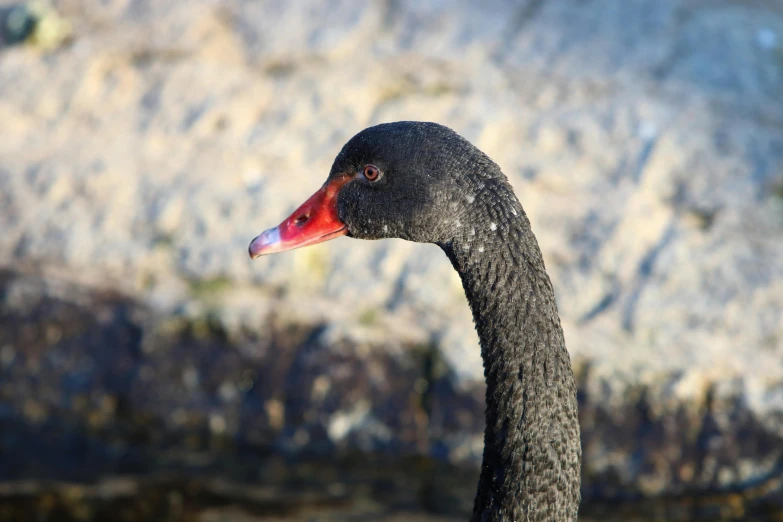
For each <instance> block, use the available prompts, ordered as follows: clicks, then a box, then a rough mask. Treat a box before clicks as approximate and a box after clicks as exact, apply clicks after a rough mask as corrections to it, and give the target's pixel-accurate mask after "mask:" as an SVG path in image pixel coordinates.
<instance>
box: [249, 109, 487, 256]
mask: <svg viewBox="0 0 783 522" xmlns="http://www.w3.org/2000/svg"><path fill="white" fill-rule="evenodd" d="M490 164H491V165H493V166H494V164H493V163H492V162H491V160H489V158H487V157H486V156H485V155H484V154H483V153H481V152H480V151H479V150H478V149H476V148H475V147H473V145H471V144H470V143H469V142H468V141H467V140H465V139H464V138H462V137H460V136H459V135H458V134H457V133H455V132H454V131H452V130H450V129H448V128H447V127H444V126H442V125H438V124H435V123H425V122H396V123H387V124H381V125H377V126H374V127H370V128H368V129H365V130H363V131H362V132H360V133H359V134H357V135H356V136H354V137H353V138H351V139H350V140H349V141H348V143H346V144H345V146H343V148H342V150H341V151H340V153H339V154H338V155H337V157H336V158H335V160H334V164H333V165H332V168H331V171H330V173H329V177H328V178H327V180H326V183H324V185H323V186H322V187H321V188H320V189H319V190H318V191H317V192H316V193H315V194H313V196H312V197H311V198H310V199H308V200H307V201H306V202H305V203H304V204H302V206H300V207H299V208H298V209H297V210H296V211H294V213H293V214H291V216H289V217H288V218H287V219H286V220H285V221H283V222H282V223H281V224H280V225H279V226H277V227H275V228H273V229H269V230H267V231H265V232H264V233H262V234H261V235H259V236H258V237H256V238H255V239H254V240H253V242H252V243H251V245H250V249H249V251H250V256H251V257H254V258H255V257H258V256H261V255H265V254H270V253H274V252H281V251H284V250H290V249H292V248H298V247H302V246H307V245H312V244H315V243H320V242H322V241H327V240H329V239H333V238H335V237H339V236H341V235H348V236H350V237H355V238H359V239H382V238H400V239H406V240H409V241H416V242H420V243H441V242H446V241H449V240H450V239H451V238H453V237H454V236H455V235H457V234H459V233H460V228H461V227H462V226H463V223H465V222H466V218H465V214H466V213H467V211H468V208H469V204H470V203H472V201H473V199H474V197H475V195H474V193H475V192H476V190H477V189H476V185H480V183H481V182H480V180H478V178H476V177H475V176H473V175H472V174H474V173H475V172H477V171H482V170H485V169H486V167H487V165H490ZM498 172H499V171H498ZM479 190H480V189H479Z"/></svg>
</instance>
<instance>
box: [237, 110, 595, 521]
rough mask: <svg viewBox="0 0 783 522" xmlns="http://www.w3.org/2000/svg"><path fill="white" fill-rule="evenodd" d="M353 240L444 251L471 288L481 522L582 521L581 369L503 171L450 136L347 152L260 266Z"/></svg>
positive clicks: (428, 127)
mask: <svg viewBox="0 0 783 522" xmlns="http://www.w3.org/2000/svg"><path fill="white" fill-rule="evenodd" d="M343 235H347V236H350V237H355V238H360V239H381V238H395V237H396V238H402V239H407V240H409V241H417V242H421V243H434V244H436V245H438V246H439V247H440V248H442V249H443V251H444V252H445V253H446V255H447V256H448V258H449V259H450V260H451V263H452V265H453V266H454V269H455V270H456V271H457V272H459V275H460V277H461V278H462V284H463V287H464V289H465V294H466V295H467V298H468V301H469V303H470V308H471V310H472V312H473V319H474V321H475V323H476V330H477V331H478V335H479V338H480V340H481V356H482V358H483V360H484V376H485V379H486V383H487V394H486V402H487V406H486V413H485V417H486V429H485V431H484V457H483V463H482V465H481V477H480V479H479V484H478V491H477V493H476V500H475V504H474V507H473V516H472V518H471V520H472V521H473V522H490V521H492V522H500V521H558V522H562V521H572V520H576V518H577V511H578V509H579V501H580V493H579V485H580V461H581V454H582V451H581V445H580V441H579V421H578V419H577V401H576V386H575V383H574V376H573V371H572V369H571V360H570V358H569V356H568V351H567V350H566V346H565V340H564V338H563V330H562V328H561V326H560V318H559V316H558V313H557V305H556V304H555V294H554V291H553V288H552V283H551V282H550V280H549V276H548V275H547V273H546V271H545V268H544V260H543V258H542V256H541V251H540V250H539V248H538V243H537V241H536V238H535V236H534V235H533V231H532V230H531V228H530V222H529V221H528V219H527V216H526V215H525V212H524V211H523V210H522V206H521V205H520V203H519V200H517V198H516V196H515V195H514V191H513V189H512V188H511V185H510V184H509V182H508V180H507V179H506V176H505V175H504V174H503V173H502V172H501V171H500V167H498V166H497V165H496V164H495V163H494V162H493V161H492V160H491V159H490V158H489V157H487V155H485V154H484V153H482V152H481V151H480V150H478V149H477V148H476V147H474V146H473V145H472V144H471V143H470V142H468V141H467V140H465V139H464V138H462V137H461V136H459V135H458V134H457V133H455V132H454V131H452V130H451V129H448V128H446V127H444V126H442V125H438V124H435V123H424V122H396V123H387V124H382V125H377V126H375V127H370V128H368V129H365V130H364V131H362V132H360V133H359V134H357V135H356V136H354V137H353V138H351V140H350V141H349V142H348V143H347V144H345V146H344V147H343V149H342V150H341V151H340V153H339V154H338V155H337V158H336V159H335V160H334V164H333V165H332V169H331V172H330V173H329V177H328V179H327V180H326V183H325V184H324V185H323V186H322V187H321V188H320V190H318V192H316V193H315V194H314V195H313V196H312V197H310V199H308V200H307V201H306V202H305V203H304V204H302V206H300V207H299V208H298V209H297V210H296V211H295V212H294V213H293V214H291V216H290V217H289V218H288V219H286V220H285V221H283V222H282V223H281V224H280V225H279V226H277V227H275V228H272V229H269V230H267V231H265V232H264V233H262V234H261V235H259V236H258V237H256V238H255V239H253V242H252V243H251V244H250V248H249V252H250V256H251V257H252V258H256V257H259V256H262V255H265V254H271V253H273V252H282V251H284V250H290V249H293V248H298V247H302V246H306V245H313V244H315V243H320V242H322V241H327V240H329V239H332V238H335V237H338V236H343Z"/></svg>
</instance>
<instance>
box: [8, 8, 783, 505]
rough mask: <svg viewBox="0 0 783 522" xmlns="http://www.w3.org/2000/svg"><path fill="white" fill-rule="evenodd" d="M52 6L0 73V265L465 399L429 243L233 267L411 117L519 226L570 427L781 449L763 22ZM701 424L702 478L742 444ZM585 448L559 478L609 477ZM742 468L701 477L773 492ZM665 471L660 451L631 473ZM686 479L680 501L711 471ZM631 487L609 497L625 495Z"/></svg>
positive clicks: (778, 281)
mask: <svg viewBox="0 0 783 522" xmlns="http://www.w3.org/2000/svg"><path fill="white" fill-rule="evenodd" d="M58 8H59V9H60V10H61V12H62V13H63V14H64V15H65V16H67V17H68V18H69V19H70V20H71V21H72V23H73V31H74V38H73V40H72V42H71V43H70V44H68V45H67V46H65V47H63V48H61V49H60V50H58V51H56V52H53V53H49V54H41V53H38V52H36V51H35V50H34V49H29V48H24V47H15V48H8V49H3V50H2V51H0V53H1V54H0V121H2V125H1V126H0V136H1V137H2V139H0V229H1V230H2V231H3V232H2V234H0V262H1V263H2V264H3V265H6V266H11V267H29V266H33V265H34V266H38V267H40V269H41V270H42V271H43V272H44V273H47V272H51V271H55V270H56V272H57V273H58V274H59V276H63V275H64V277H66V278H67V279H69V280H76V281H78V282H80V283H85V284H88V285H91V286H96V285H97V286H101V287H110V288H116V289H118V290H120V291H121V292H123V293H126V294H129V295H132V296H135V297H136V298H138V299H139V300H140V301H142V302H143V303H144V305H145V306H149V307H151V309H153V310H157V311H158V313H163V314H174V315H177V316H182V317H185V318H188V319H189V320H200V319H201V318H204V317H217V318H218V320H219V321H220V322H221V324H223V325H225V327H226V328H228V330H229V331H245V330H249V331H265V330H267V329H268V328H269V325H270V324H272V322H271V321H272V318H275V317H281V316H282V317H284V318H285V319H286V321H289V322H293V323H297V324H303V325H310V326H313V327H315V326H318V325H325V326H324V328H323V330H322V333H321V334H319V335H321V336H322V340H321V341H319V342H321V344H322V345H323V346H340V345H341V343H348V344H349V345H352V346H361V347H365V348H362V349H366V350H370V351H373V353H375V355H377V356H378V357H383V356H385V355H384V354H387V353H391V354H393V353H394V352H395V351H396V350H399V349H400V347H401V346H436V347H437V349H438V353H439V354H441V356H442V358H443V361H444V364H445V365H446V367H447V368H448V371H449V372H450V375H451V376H452V381H453V383H454V385H455V386H456V387H457V388H460V389H463V390H474V391H470V392H466V393H473V395H471V396H479V397H480V391H475V390H478V389H480V381H481V376H482V369H481V360H480V357H479V351H478V347H477V338H476V335H475V333H474V332H473V329H472V325H471V322H470V315H469V312H468V309H467V307H466V304H465V301H464V297H463V295H462V289H461V287H460V284H459V281H458V279H457V277H456V276H455V274H453V273H452V270H451V267H450V265H449V264H448V262H447V260H446V259H445V256H443V255H442V253H441V252H440V251H439V250H438V249H437V248H435V247H432V246H428V245H413V244H408V243H404V242H402V241H386V242H377V243H376V242H360V241H356V240H350V239H340V240H338V241H334V242H331V243H328V244H324V245H320V246H317V247H313V248H311V249H305V250H300V251H295V252H291V253H288V254H285V255H281V256H275V257H271V258H268V259H266V258H265V259H261V260H257V261H255V262H253V263H251V262H250V261H249V260H248V259H247V257H246V247H247V244H248V242H249V241H250V239H251V238H252V237H253V236H254V235H256V234H257V233H258V232H260V231H261V230H263V229H265V228H267V227H268V226H271V225H274V224H277V223H278V222H279V221H280V220H281V219H282V218H283V217H284V216H285V215H287V213H288V212H289V211H290V210H292V209H293V208H294V207H295V206H296V205H297V204H298V203H299V202H301V201H302V200H303V199H304V198H305V197H307V196H308V195H309V194H310V193H312V192H313V191H314V190H315V189H316V188H317V187H318V186H319V185H320V184H321V182H322V180H323V179H324V178H325V176H326V173H327V172H328V169H329V166H330V164H331V161H332V159H333V157H334V155H335V154H336V152H337V151H338V150H339V148H340V146H341V145H342V144H343V143H344V142H345V141H346V140H347V139H348V138H349V137H350V136H352V135H353V134H355V133H356V132H358V131H359V130H361V129H362V128H364V127H366V126H368V125H372V124H374V123H379V122H383V121H394V120H403V119H417V120H432V121H438V122H441V123H443V124H446V125H448V126H450V127H452V128H454V129H455V130H457V131H458V132H460V133H461V134H463V135H464V136H466V137H467V138H468V139H470V140H471V141H473V142H474V143H475V144H477V145H478V146H479V147H480V148H481V149H483V150H484V151H485V152H487V153H488V154H489V155H490V156H492V157H493V158H494V159H495V160H496V161H497V162H498V163H499V164H500V165H501V167H502V168H503V169H504V172H505V173H506V174H507V175H508V176H509V177H510V179H511V180H512V183H513V184H514V187H515V189H516V191H517V194H518V195H519V197H520V199H521V200H522V203H523V205H524V207H525V209H526V210H527V212H528V214H529V215H530V218H531V221H532V223H533V228H534V231H535V232H536V234H537V236H538V238H539V242H540V243H541V247H542V250H543V252H544V255H545V258H546V262H547V267H548V269H549V272H550V274H551V276H552V278H553V281H554V285H555V288H556V291H557V293H558V297H559V306H560V310H561V315H562V318H563V324H564V327H565V329H566V339H567V342H568V346H569V350H570V351H571V354H572V358H573V360H574V361H575V363H576V364H577V365H578V367H579V368H580V369H581V370H580V371H581V372H582V374H581V375H582V377H583V381H582V383H581V389H582V390H584V397H583V409H584V410H585V411H589V412H593V413H591V415H590V417H588V418H585V419H584V420H583V422H587V423H588V424H589V425H593V426H598V428H595V429H596V430H597V431H595V433H596V434H601V433H603V432H602V431H601V430H602V429H603V428H601V426H606V425H608V424H606V423H607V422H609V421H607V418H609V419H614V420H613V421H612V422H618V423H622V422H623V419H627V418H628V416H627V415H626V414H624V413H623V412H627V411H628V408H631V409H633V411H637V406H638V404H640V402H639V401H641V403H643V404H649V408H650V412H651V413H649V414H645V415H647V417H645V418H647V419H648V420H649V422H652V423H653V424H654V425H655V426H665V425H666V423H667V422H669V421H668V420H667V419H670V418H672V417H671V416H670V414H671V413H672V412H673V411H679V410H680V409H684V410H683V411H685V410H687V408H693V410H692V412H691V414H690V417H689V418H692V419H700V420H694V421H693V422H694V423H695V424H694V426H697V427H696V428H692V429H691V428H688V429H685V428H683V427H682V426H680V427H675V428H672V429H673V430H674V431H672V432H671V433H674V435H671V433H670V435H668V436H669V437H671V440H677V437H679V436H680V434H681V433H684V432H685V431H688V430H690V431H691V432H692V431H693V430H696V432H697V433H700V432H699V431H698V430H699V429H700V428H698V426H702V425H703V422H704V416H703V415H702V413H703V412H704V411H713V410H714V411H715V412H716V413H715V414H716V415H717V416H718V417H720V415H722V414H723V413H725V412H737V413H736V415H744V416H746V417H747V418H748V419H749V420H748V422H749V423H750V424H752V425H753V426H754V428H753V429H754V430H756V431H757V432H760V433H766V434H768V435H769V436H770V437H773V439H772V440H777V439H774V437H780V436H783V431H782V430H783V422H781V415H780V414H781V412H783V240H782V239H783V105H781V103H780V100H781V98H780V96H781V94H780V93H781V92H783V54H781V53H783V9H781V7H780V6H779V5H778V4H777V3H776V2H773V1H769V0H768V1H758V2H750V1H736V2H728V3H726V2H711V1H701V2H685V1H677V0H666V1H660V2H654V3H650V2H644V1H641V0H640V1H626V2H614V1H610V0H595V1H591V2H572V1H566V0H562V1H561V0H558V1H550V2H542V1H539V0H529V1H527V2H511V1H505V0H497V1H494V2H485V3H482V6H481V7H479V6H477V5H475V3H472V2H460V3H456V4H444V3H440V2H434V1H433V2H405V1H389V2H379V3H366V4H362V5H357V4H355V3H353V2H340V1H335V2H296V3H287V4H283V3H279V2H240V1H229V2H144V1H125V2H123V1H116V2H104V3H100V4H95V5H93V3H89V2H79V1H76V0H67V1H66V0H63V1H62V2H59V3H58ZM321 386H326V384H323V383H322V384H321ZM477 386H478V388H477ZM634 390H637V391H638V390H647V391H645V392H644V397H643V399H644V400H642V399H640V398H639V397H640V396H639V395H638V394H636V395H634V393H636V392H635V391H634ZM226 393H229V392H226ZM476 394H479V395H476ZM634 397H636V398H634ZM584 401H587V402H586V403H585V402H584ZM721 401H722V402H721ZM716 404H717V405H719V406H717V407H716V406H715V405H716ZM720 405H724V406H720ZM729 405H731V406H729ZM368 407H370V406H368ZM273 408H274V406H273ZM710 408H712V410H710ZM715 408H717V409H715ZM598 410H601V411H604V410H605V412H604V413H603V414H600V415H599V413H597V412H598ZM352 411H353V410H351V411H347V410H346V411H345V412H344V415H346V416H348V417H346V418H347V419H350V418H351V417H350V415H353V414H356V415H359V413H361V412H359V413H355V412H353V413H352ZM601 415H604V416H603V417H602V416H601ZM726 415H729V416H728V417H726V419H725V420H724V421H720V422H719V421H715V422H716V424H715V425H716V426H718V428H715V430H716V431H715V432H714V434H710V433H712V432H709V433H708V435H704V436H703V437H708V438H709V437H713V436H714V437H717V438H716V439H715V440H716V441H718V442H714V443H709V441H708V440H707V439H705V438H701V439H699V438H698V437H696V439H694V448H696V450H695V451H702V453H704V451H706V452H707V453H706V454H700V456H698V458H699V459H701V461H704V459H705V458H707V457H708V456H709V455H707V454H709V452H710V451H712V450H703V449H699V448H717V447H718V446H720V444H721V442H720V441H727V440H728V441H731V440H736V443H732V442H726V445H728V446H731V445H732V444H734V446H732V447H735V446H737V445H738V444H741V440H742V439H741V438H735V439H732V437H734V436H735V435H736V430H737V429H739V428H738V426H739V424H733V422H732V419H734V418H736V415H735V416H734V417H732V416H731V415H730V414H728V413H726ZM594 419H604V420H603V421H601V422H603V424H601V423H598V424H595V423H594ZM379 422H380V421H379ZM595 422H598V421H595ZM629 422H630V421H629ZM640 422H641V421H640ZM689 422H690V421H689ZM591 423H592V424H591ZM381 424H383V423H381ZM686 424H687V423H686ZM378 426H380V425H376V428H378V429H379V430H380V432H383V429H387V431H388V433H392V434H393V433H394V430H389V429H388V426H386V425H385V424H384V425H383V426H381V427H378ZM384 426H385V428H384ZM743 426H744V424H743ZM368 429H369V428H368ZM373 429H375V428H373ZM466 429H467V428H466ZM332 430H333V431H334V433H340V432H341V428H340V427H339V422H338V424H337V427H333V428H332ZM327 431H328V428H327ZM380 432H379V433H380ZM623 433H626V432H623ZM651 433H655V431H654V430H653V431H652V432H651ZM732 434H734V435H732ZM392 436H393V435H392ZM588 436H589V435H588ZM661 437H663V435H661ZM664 439H666V437H663V438H662V439H660V440H664ZM590 440H591V441H592V442H590V441H588V444H587V445H586V447H585V449H586V456H587V457H588V458H590V459H594V460H593V462H594V463H596V464H595V466H598V467H599V468H600V469H608V468H611V467H612V466H613V464H612V454H613V453H612V452H613V446H612V445H611V443H608V442H605V441H606V440H608V439H606V438H605V437H603V436H601V437H599V436H596V437H594V438H593V439H590ZM666 440H669V439H666ZM460 444H462V443H460ZM710 444H712V445H710ZM662 447H663V446H662ZM761 447H764V448H766V447H767V446H764V445H761V446H758V447H757V448H756V449H752V448H741V449H739V450H737V451H739V453H740V454H742V455H746V456H747V458H748V459H750V461H749V462H750V464H748V466H749V467H746V468H747V469H750V470H751V471H742V472H740V471H736V472H735V471H731V472H726V473H728V475H726V474H725V473H724V475H723V477H724V478H725V479H726V480H724V481H723V483H727V484H728V483H744V482H748V481H751V480H752V479H754V478H758V477H759V476H761V475H763V474H764V473H767V474H768V473H770V470H773V471H774V470H775V469H776V468H775V466H777V465H778V464H777V462H778V460H777V459H778V458H780V455H778V454H779V453H780V448H778V449H777V450H776V449H775V448H774V444H773V445H772V447H771V448H770V449H769V450H766V449H764V450H761V449H758V448H761ZM715 451H718V450H715ZM776 451H777V453H775V452H776ZM460 455H461V457H459V458H475V456H476V452H475V451H474V450H470V451H468V450H467V449H464V450H461V453H460ZM679 457H680V456H678V455H666V454H661V456H660V464H659V468H660V469H658V468H656V469H654V470H653V471H655V473H659V474H658V475H655V476H661V475H660V472H661V469H663V468H664V467H666V466H669V467H674V464H673V463H675V462H679V460H678V458H679ZM762 457H764V458H762ZM716 458H717V457H716ZM721 458H723V459H724V460H725V461H727V462H729V461H731V460H732V458H733V457H732V458H730V457H725V458H724V457H721ZM765 459H767V460H769V462H771V464H768V465H767V464H764V465H762V464H759V462H760V460H765ZM718 460H720V459H718ZM601 466H603V468H601ZM697 468H698V469H696V470H690V471H688V470H687V469H686V470H685V471H683V472H682V473H684V474H682V475H681V477H682V480H683V481H684V483H686V484H688V483H691V482H694V481H695V482H698V480H696V479H693V477H694V476H695V475H697V474H698V473H697V472H703V473H704V474H705V475H704V476H705V477H713V476H718V474H719V471H720V470H719V469H718V468H717V467H714V466H713V468H714V469H713V468H709V466H707V468H709V469H707V470H706V471H704V470H703V469H701V468H699V467H698V466H697ZM618 469H619V468H618ZM626 469H628V468H626ZM630 469H631V471H630V472H629V473H630V474H631V475H632V476H633V477H632V478H627V477H626V478H622V480H621V482H623V481H626V480H630V481H633V480H636V479H638V477H640V476H643V475H644V473H646V471H645V470H642V469H634V468H630ZM743 469H745V468H743ZM648 471H649V470H648ZM670 472H671V473H680V471H678V470H675V471H670ZM651 473H652V472H651ZM689 473H690V474H689ZM677 476H680V475H677ZM634 477H635V478H634ZM711 480H712V479H704V481H703V482H704V484H702V485H705V484H706V485H707V486H709V484H710V483H711V482H710V481H711ZM648 489H649V491H652V492H655V491H660V490H661V489H666V485H665V484H659V485H655V484H653V485H651V486H649V488H648Z"/></svg>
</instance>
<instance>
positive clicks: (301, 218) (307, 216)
mask: <svg viewBox="0 0 783 522" xmlns="http://www.w3.org/2000/svg"><path fill="white" fill-rule="evenodd" d="M309 219H310V214H302V215H301V216H297V217H296V219H294V225H296V226H298V227H301V226H302V225H304V224H305V223H307V221H308V220H309Z"/></svg>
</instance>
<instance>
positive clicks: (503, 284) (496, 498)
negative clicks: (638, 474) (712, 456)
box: [440, 176, 581, 522]
mask: <svg viewBox="0 0 783 522" xmlns="http://www.w3.org/2000/svg"><path fill="white" fill-rule="evenodd" d="M482 185H483V187H482V190H481V191H479V192H478V194H477V195H476V196H475V198H474V199H473V201H471V202H470V205H468V207H467V209H466V210H465V212H466V214H467V215H462V216H460V217H459V219H460V220H461V223H460V227H459V230H460V233H459V234H458V236H457V237H454V238H453V239H452V240H451V241H449V242H445V243H443V244H441V245H440V246H441V248H443V250H444V251H445V252H446V254H447V255H448V256H449V259H450V260H451V262H452V264H453V265H454V268H455V269H456V270H457V272H459V274H460V277H461V278H462V283H463V286H464V288H465V293H466V295H467V298H468V301H469V303H470V307H471V310H472V312H473V319H474V321H475V323H476V330H477V331H478V334H479V338H480V340H481V355H482V358H483V360H484V376H485V379H486V383H487V394H486V402H487V405H486V413H485V415H486V429H485V433H484V459H483V464H482V469H481V478H480V480H479V486H478V492H477V496H476V502H475V506H474V511H473V517H472V519H471V520H472V521H474V522H488V521H492V522H499V521H571V520H576V516H577V510H578V507H579V500H580V495H579V484H580V462H581V447H580V441H579V424H578V419H577V402H576V387H575V384H574V377H573V372H572V369H571V361H570V358H569V356H568V352H567V350H566V347H565V341H564V338H563V331H562V328H561V326H560V319H559V317H558V313H557V305H556V303H555V295H554V291H553V288H552V283H551V282H550V280H549V277H548V276H547V274H546V271H545V269H544V262H543V258H542V256H541V252H540V250H539V248H538V243H537V242H536V239H535V236H534V235H533V232H532V230H531V229H530V223H529V221H528V219H527V216H526V215H525V213H524V211H523V210H522V207H521V205H520V204H519V201H518V200H517V198H516V197H515V196H514V194H513V191H512V189H511V187H510V186H509V185H508V182H507V181H506V180H505V178H504V177H502V176H501V177H499V178H489V179H486V178H485V179H484V180H483V181H482Z"/></svg>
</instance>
